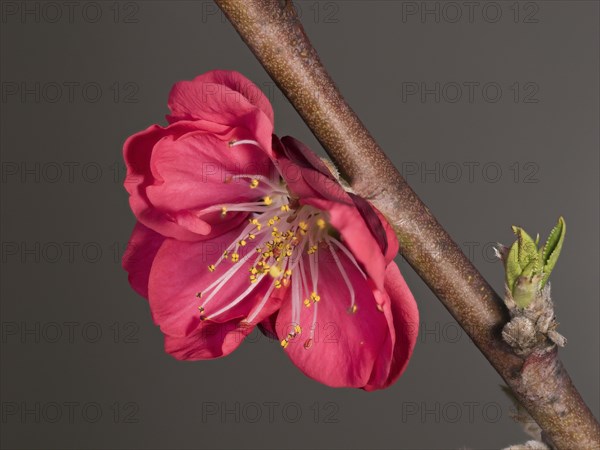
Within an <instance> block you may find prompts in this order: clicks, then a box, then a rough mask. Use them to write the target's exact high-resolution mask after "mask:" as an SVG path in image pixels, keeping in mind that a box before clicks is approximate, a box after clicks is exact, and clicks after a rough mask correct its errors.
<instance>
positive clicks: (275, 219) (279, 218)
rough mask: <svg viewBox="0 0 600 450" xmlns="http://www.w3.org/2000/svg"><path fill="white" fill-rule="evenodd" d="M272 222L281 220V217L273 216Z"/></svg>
mask: <svg viewBox="0 0 600 450" xmlns="http://www.w3.org/2000/svg"><path fill="white" fill-rule="evenodd" d="M273 220H274V221H275V222H279V221H280V220H281V217H279V216H273Z"/></svg>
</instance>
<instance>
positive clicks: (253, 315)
mask: <svg viewBox="0 0 600 450" xmlns="http://www.w3.org/2000/svg"><path fill="white" fill-rule="evenodd" d="M273 289H275V286H274V285H273V284H272V285H271V286H269V289H267V292H266V293H265V296H264V297H263V298H262V300H261V301H260V303H259V304H258V306H257V307H256V308H255V309H254V311H252V313H251V314H250V315H249V316H248V318H247V319H246V322H248V323H250V324H251V323H252V322H254V319H256V316H258V315H259V314H260V312H261V311H262V309H263V307H264V306H265V304H266V303H267V300H269V298H270V297H271V293H272V292H273Z"/></svg>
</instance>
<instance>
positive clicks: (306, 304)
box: [304, 298, 312, 308]
mask: <svg viewBox="0 0 600 450" xmlns="http://www.w3.org/2000/svg"><path fill="white" fill-rule="evenodd" d="M310 305H312V303H311V302H310V300H309V299H307V298H305V299H304V306H306V307H307V308H310Z"/></svg>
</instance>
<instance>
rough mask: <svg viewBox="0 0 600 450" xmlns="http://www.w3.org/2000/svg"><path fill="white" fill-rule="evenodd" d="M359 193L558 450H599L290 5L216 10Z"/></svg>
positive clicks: (583, 410)
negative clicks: (512, 334) (523, 353)
mask: <svg viewBox="0 0 600 450" xmlns="http://www.w3.org/2000/svg"><path fill="white" fill-rule="evenodd" d="M215 2H216V3H217V4H218V5H219V7H220V8H221V9H222V10H223V12H224V13H225V15H226V16H227V17H228V19H229V20H230V22H231V23H232V24H233V26H234V27H235V28H236V30H237V32H238V33H239V34H240V36H241V37H242V39H243V40H244V41H245V43H246V44H247V45H248V47H249V48H250V49H251V50H252V52H253V53H254V55H255V56H256V57H257V58H258V60H259V61H260V62H261V63H262V65H263V66H264V68H265V69H266V70H267V72H268V73H269V75H270V76H271V77H272V78H273V80H274V81H275V82H276V83H277V85H278V86H279V88H280V89H281V90H282V91H283V93H284V94H285V95H286V96H287V98H288V99H289V100H290V102H291V103H292V104H293V106H294V107H295V108H296V110H297V111H298V113H299V114H300V115H301V116H302V118H303V119H304V121H305V122H306V124H307V125H308V126H309V127H310V129H311V130H312V132H313V133H314V134H315V136H316V137H317V139H318V140H319V142H320V143H321V144H322V145H323V147H324V148H325V150H326V151H327V153H328V154H329V155H330V156H331V158H332V159H333V160H334V162H335V163H336V165H337V166H338V168H339V169H340V170H341V172H342V174H343V176H344V177H345V178H346V179H347V180H348V181H349V182H350V183H351V186H352V188H353V189H354V190H355V191H356V192H357V193H358V194H359V195H361V196H363V197H365V198H367V199H369V200H370V201H371V202H372V203H373V204H374V205H375V206H376V207H377V208H378V209H379V210H380V211H381V212H383V214H385V215H386V217H387V218H388V220H389V221H390V223H391V224H392V225H393V227H394V229H395V231H396V233H397V236H398V239H399V241H400V252H401V254H402V256H404V258H405V259H406V260H407V261H408V262H409V263H410V264H411V266H412V267H413V268H414V269H415V270H416V271H417V273H418V274H419V275H420V276H421V278H422V279H423V280H424V281H425V282H426V283H427V285H428V286H429V287H430V288H431V290H432V291H433V292H434V293H435V295H436V296H437V297H438V298H439V299H440V300H441V302H442V303H443V304H444V306H445V307H446V308H447V309H448V311H449V312H450V313H451V314H452V316H453V317H454V318H455V319H456V320H457V322H458V323H459V324H460V325H461V326H462V327H463V328H464V329H465V331H466V332H467V333H468V334H469V336H470V337H471V339H472V340H473V342H474V343H475V345H477V347H478V348H479V349H480V350H481V352H482V353H483V354H484V355H485V357H486V358H487V359H488V360H489V362H490V363H491V364H492V365H493V367H494V368H495V369H496V370H497V371H498V373H499V374H500V375H501V376H502V378H503V379H504V380H505V381H506V383H507V384H508V385H509V386H510V387H511V389H512V390H513V392H514V393H515V396H516V397H517V399H518V400H519V401H520V402H521V403H522V404H523V406H524V407H525V408H526V409H527V410H528V411H529V413H530V414H531V416H532V417H533V418H534V419H535V420H536V422H537V423H538V424H539V425H540V427H541V428H542V430H543V431H544V437H545V439H546V441H547V442H548V443H549V444H550V445H552V446H553V447H555V448H557V449H565V450H573V449H592V448H599V447H600V425H599V424H598V422H597V421H596V420H595V418H594V416H593V415H592V413H591V411H590V410H589V409H588V407H587V406H586V405H585V403H584V401H583V399H582V398H581V396H580V395H579V393H578V392H577V390H576V388H575V387H574V385H573V383H572V382H571V379H570V377H569V375H568V373H567V372H566V370H565V368H564V367H563V365H562V363H561V362H560V360H559V359H558V357H557V351H556V349H553V350H552V351H546V352H544V353H543V354H542V355H539V354H533V355H530V356H529V357H527V358H523V357H519V356H517V355H516V354H515V353H514V352H513V351H512V349H511V348H510V347H509V346H508V345H507V344H506V343H505V342H504V341H503V340H502V337H501V329H502V327H503V326H504V324H506V322H507V321H508V319H509V316H508V312H507V310H506V308H505V307H504V306H503V303H502V301H501V299H500V298H499V296H498V295H497V294H496V293H495V292H494V290H493V289H492V288H491V287H490V285H489V284H488V283H487V282H486V281H485V280H484V279H483V277H482V276H481V275H480V274H479V272H478V271H477V269H475V267H474V266H473V265H472V264H471V263H470V261H469V260H468V259H467V257H466V256H465V255H464V254H463V253H462V251H461V250H460V248H459V247H458V245H456V243H455V242H454V241H453V240H452V239H451V238H450V236H449V235H448V233H447V232H446V231H445V230H444V228H443V227H442V226H441V225H440V224H439V223H438V222H437V220H436V219H435V217H434V216H433V215H432V214H431V213H430V211H429V210H428V209H427V207H426V206H425V204H424V203H423V202H422V201H421V200H420V199H419V198H418V197H417V195H416V194H415V192H414V191H413V190H412V189H411V188H410V186H409V185H408V184H407V183H406V181H405V180H404V179H403V178H402V176H401V175H400V174H399V173H398V171H397V170H396V168H395V167H394V165H393V164H392V163H391V161H390V160H389V159H388V158H387V157H386V156H385V154H384V153H383V151H382V150H381V148H380V147H379V146H378V145H377V143H376V142H375V140H374V139H373V137H372V136H371V135H370V134H369V132H368V131H367V129H366V128H365V127H364V125H363V124H362V123H361V121H360V120H359V119H358V117H357V116H356V114H355V113H354V112H353V111H352V109H351V108H350V106H349V105H348V104H347V103H346V102H345V100H344V99H343V97H342V95H341V94H340V92H339V91H338V89H337V88H336V86H335V84H334V82H333V80H332V79H331V78H330V77H329V75H328V73H327V71H326V70H325V68H324V67H323V65H322V63H321V61H320V60H319V56H318V54H317V52H316V50H315V49H314V48H313V46H312V45H311V43H310V41H309V40H308V37H307V36H306V34H305V32H304V29H303V27H302V25H301V23H300V20H299V19H298V16H297V14H296V12H295V9H294V6H293V4H292V2H291V1H285V0H283V1H278V0H215Z"/></svg>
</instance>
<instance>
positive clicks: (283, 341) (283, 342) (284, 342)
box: [281, 338, 289, 348]
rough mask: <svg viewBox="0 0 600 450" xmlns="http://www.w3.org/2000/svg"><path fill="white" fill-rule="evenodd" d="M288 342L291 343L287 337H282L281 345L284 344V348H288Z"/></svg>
mask: <svg viewBox="0 0 600 450" xmlns="http://www.w3.org/2000/svg"><path fill="white" fill-rule="evenodd" d="M288 343H289V342H288V339H287V338H285V339H282V341H281V346H282V347H283V348H286V347H287V346H288Z"/></svg>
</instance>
